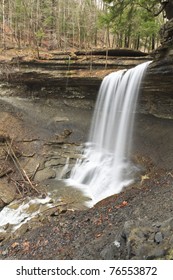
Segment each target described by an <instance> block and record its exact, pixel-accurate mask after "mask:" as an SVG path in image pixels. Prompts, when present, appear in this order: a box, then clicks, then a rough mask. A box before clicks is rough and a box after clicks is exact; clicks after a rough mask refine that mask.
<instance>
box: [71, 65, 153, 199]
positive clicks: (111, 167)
mask: <svg viewBox="0 0 173 280" xmlns="http://www.w3.org/2000/svg"><path fill="white" fill-rule="evenodd" d="M149 63H150V62H146V63H142V64H140V65H138V66H136V67H134V68H132V69H130V70H122V71H118V72H114V73H111V74H109V75H108V76H106V77H105V78H104V79H103V82H102V84H101V87H100V90H99V94H98V98H97V102H96V106H95V111H94V115H93V119H92V124H91V129H90V133H89V140H88V142H87V143H86V145H85V148H84V151H83V155H82V158H81V159H78V160H77V162H76V165H75V166H74V168H73V169H72V172H71V175H70V178H69V179H68V181H69V183H70V184H71V185H73V186H75V187H79V188H80V189H82V190H83V191H84V192H86V193H87V194H88V195H89V196H90V197H91V199H92V203H93V204H95V203H97V202H98V201H100V200H102V199H104V198H106V197H108V196H111V195H113V194H115V193H119V192H120V191H121V190H122V189H123V188H124V187H125V186H128V185H129V184H131V183H132V182H133V181H134V173H135V170H136V167H135V166H134V164H133V163H132V162H131V160H130V156H131V155H130V152H131V146H132V141H133V139H132V137H133V126H134V119H135V110H136V103H137V99H138V95H139V89H140V84H141V80H142V78H143V76H144V73H145V70H146V68H147V66H148V64H149Z"/></svg>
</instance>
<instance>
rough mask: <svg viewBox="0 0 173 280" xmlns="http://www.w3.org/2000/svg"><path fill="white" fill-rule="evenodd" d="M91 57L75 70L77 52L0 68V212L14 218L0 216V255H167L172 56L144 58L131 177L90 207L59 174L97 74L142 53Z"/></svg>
mask: <svg viewBox="0 0 173 280" xmlns="http://www.w3.org/2000/svg"><path fill="white" fill-rule="evenodd" d="M61 55H62V54H61ZM99 55H100V54H99ZM63 57H64V56H63ZM59 58H60V57H59ZM67 58H69V54H68V56H67ZM93 58H94V57H93V54H92V58H91V57H89V56H87V57H85V59H83V60H82V59H81V57H80V60H81V62H80V63H81V68H82V67H83V70H81V68H80V67H79V64H80V63H79V58H78V57H77V55H76V56H74V55H73V57H72V58H71V59H72V60H73V63H72V60H70V63H69V60H67V59H66V60H65V59H64V58H63V63H60V59H57V54H56V59H52V58H51V59H50V60H49V61H44V62H43V61H36V62H35V63H33V62H31V63H29V62H26V61H24V62H23V61H22V63H21V65H20V67H17V66H16V64H14V59H12V60H11V61H10V62H9V64H8V65H13V68H12V69H13V70H14V71H10V73H9V74H8V77H7V71H6V73H4V72H3V73H2V76H1V90H0V109H1V110H0V120H1V121H0V207H1V212H0V214H1V215H3V211H6V210H4V209H7V211H8V210H9V209H10V211H11V210H12V216H13V218H14V216H15V215H16V220H17V222H16V223H15V222H14V220H13V221H11V223H10V222H8V221H6V220H4V222H3V221H2V217H1V225H0V226H1V232H0V242H1V245H0V246H1V247H0V258H1V259H54V258H55V259H157V258H159V259H160V258H161V259H171V258H172V250H173V243H172V231H173V226H172V219H173V217H172V211H173V208H172V190H173V189H172V187H173V157H172V152H173V144H172V143H173V133H172V132H173V115H172V112H173V111H172V108H173V103H172V102H173V96H172V86H171V85H172V66H171V63H169V65H167V67H166V68H165V64H162V63H160V62H159V64H157V63H154V64H152V65H151V67H150V68H149V69H148V72H147V76H146V78H145V80H144V82H143V84H142V91H141V95H140V100H139V106H138V112H137V118H136V126H135V133H134V145H133V160H134V161H135V162H136V163H137V164H139V165H140V166H141V173H140V174H139V177H138V180H137V181H136V182H135V184H133V185H132V186H129V187H128V188H126V189H124V191H123V192H122V193H120V194H117V195H115V196H112V197H110V198H107V199H105V200H104V201H101V202H100V203H98V204H97V205H95V206H94V207H92V208H90V209H89V208H87V207H86V203H87V202H89V201H90V200H89V198H88V197H85V196H84V195H83V194H82V193H81V192H80V191H79V190H77V189H75V188H72V187H68V186H66V185H65V184H64V181H62V180H61V178H62V177H68V175H69V172H70V169H71V168H72V166H73V165H74V163H75V161H76V159H77V158H78V157H80V156H81V151H82V144H83V143H84V142H85V141H86V140H87V136H88V132H89V127H90V122H91V117H92V113H93V108H94V105H95V100H96V96H97V92H98V89H99V86H100V83H101V80H102V78H103V77H104V75H106V74H107V73H110V72H112V71H113V70H112V69H115V70H118V69H122V68H123V67H125V66H126V67H127V68H128V67H131V66H132V61H133V65H135V64H139V63H141V62H142V61H146V60H147V59H148V60H150V59H151V58H150V57H148V58H147V57H140V58H139V57H136V58H132V57H128V58H127V57H126V59H125V58H124V57H123V58H122V57H119V56H118V57H117V56H115V55H114V56H113V57H112V56H111V57H110V58H109V60H106V61H104V62H103V57H102V58H100V59H98V57H97V59H96V58H95V63H94V60H93ZM61 59H62V56H61ZM19 60H20V59H19ZM22 60H23V58H22ZM67 61H68V63H69V64H68V63H67ZM91 62H92V63H91ZM15 63H16V62H15ZM105 63H107V64H106V69H105ZM50 64H51V68H50V69H49V67H50ZM103 66H104V67H103ZM88 67H89V68H88ZM60 68H61V69H60ZM8 70H9V68H8ZM5 77H6V78H5ZM20 207H21V211H22V214H23V217H21V220H20V219H19V220H18V219H17V217H18V216H17V214H16V213H17V211H16V209H20ZM15 211H16V212H15ZM3 217H4V215H3ZM13 223H14V225H13Z"/></svg>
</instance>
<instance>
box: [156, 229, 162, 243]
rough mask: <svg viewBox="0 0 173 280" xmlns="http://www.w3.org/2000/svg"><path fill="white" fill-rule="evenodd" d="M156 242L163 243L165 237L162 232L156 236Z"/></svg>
mask: <svg viewBox="0 0 173 280" xmlns="http://www.w3.org/2000/svg"><path fill="white" fill-rule="evenodd" d="M154 241H155V242H156V243H158V244H159V243H161V242H162V241H163V235H162V233H161V232H160V231H159V232H157V233H156V234H155V237H154Z"/></svg>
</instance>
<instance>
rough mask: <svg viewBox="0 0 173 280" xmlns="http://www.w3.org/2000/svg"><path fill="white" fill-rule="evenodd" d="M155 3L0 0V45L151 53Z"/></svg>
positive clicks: (155, 37)
mask: <svg viewBox="0 0 173 280" xmlns="http://www.w3.org/2000/svg"><path fill="white" fill-rule="evenodd" d="M159 2H160V1H158V0H1V1H0V48H1V49H8V48H14V47H15V48H19V49H21V48H33V49H38V48H45V49H48V50H54V49H59V50H63V51H67V50H68V49H72V48H74V49H79V50H80V49H84V50H91V49H95V48H133V49H137V50H142V51H146V52H150V51H151V50H153V49H154V48H156V47H158V45H159V29H160V26H161V25H162V24H163V22H164V15H163V13H159V11H160V4H159ZM156 15H157V16H156Z"/></svg>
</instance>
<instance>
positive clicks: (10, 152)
mask: <svg viewBox="0 0 173 280" xmlns="http://www.w3.org/2000/svg"><path fill="white" fill-rule="evenodd" d="M6 147H7V149H8V155H9V156H10V157H11V159H12V160H13V162H14V164H15V166H16V168H17V170H18V171H19V173H20V175H21V178H22V180H23V181H24V182H25V183H28V184H29V186H30V187H31V189H33V190H34V191H35V192H37V193H39V191H38V190H37V188H36V187H35V186H34V185H33V184H32V182H31V180H30V179H29V177H28V175H27V173H26V171H25V170H24V169H23V167H22V166H21V164H20V162H19V160H18V158H17V156H16V154H15V152H14V150H13V148H12V145H11V143H9V142H8V141H6Z"/></svg>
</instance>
